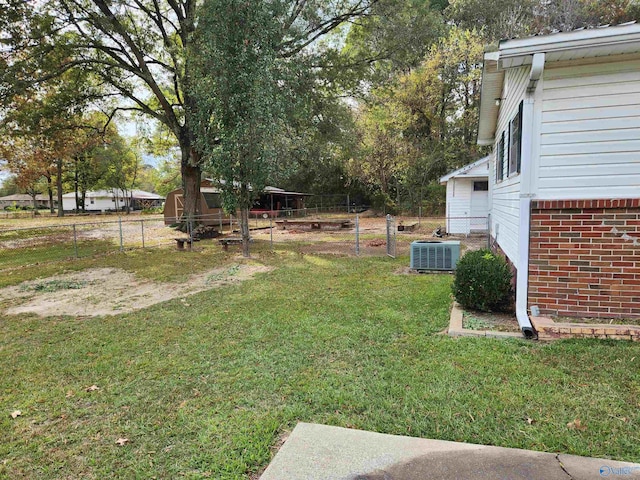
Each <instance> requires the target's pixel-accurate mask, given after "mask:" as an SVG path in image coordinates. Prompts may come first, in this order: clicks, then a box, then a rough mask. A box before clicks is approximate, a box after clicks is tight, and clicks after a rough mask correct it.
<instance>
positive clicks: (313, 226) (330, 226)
mask: <svg viewBox="0 0 640 480" xmlns="http://www.w3.org/2000/svg"><path fill="white" fill-rule="evenodd" d="M276 227H277V228H278V230H287V229H288V228H293V229H300V230H340V229H343V228H351V227H353V222H352V221H351V220H348V219H347V220H278V221H276Z"/></svg>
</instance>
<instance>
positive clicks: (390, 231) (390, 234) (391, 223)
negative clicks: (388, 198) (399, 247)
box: [387, 215, 396, 258]
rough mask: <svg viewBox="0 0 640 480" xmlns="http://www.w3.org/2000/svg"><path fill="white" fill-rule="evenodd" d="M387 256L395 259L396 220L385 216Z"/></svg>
mask: <svg viewBox="0 0 640 480" xmlns="http://www.w3.org/2000/svg"><path fill="white" fill-rule="evenodd" d="M387 255H388V256H390V257H391V258H396V218H395V217H392V216H391V215H387Z"/></svg>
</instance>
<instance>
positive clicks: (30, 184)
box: [0, 136, 49, 210]
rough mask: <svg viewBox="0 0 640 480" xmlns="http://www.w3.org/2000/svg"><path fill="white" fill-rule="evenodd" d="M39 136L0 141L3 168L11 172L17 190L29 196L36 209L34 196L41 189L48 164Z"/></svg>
mask: <svg viewBox="0 0 640 480" xmlns="http://www.w3.org/2000/svg"><path fill="white" fill-rule="evenodd" d="M40 140H41V139H40V138H37V137H34V136H30V137H26V136H22V137H14V138H9V139H6V140H5V141H3V142H1V143H0V158H2V159H3V160H4V162H5V164H6V166H5V168H6V169H7V170H8V171H9V172H10V173H11V174H13V177H12V178H13V180H14V182H15V184H16V186H17V187H18V189H19V190H21V191H23V192H25V193H27V194H28V195H30V196H31V198H32V201H33V208H34V210H37V208H38V205H37V202H36V196H37V195H38V194H40V193H42V191H43V184H42V180H43V179H44V174H43V172H44V171H45V170H46V169H47V167H48V165H49V153H48V152H47V151H46V146H44V145H43V143H42V142H41V141H40Z"/></svg>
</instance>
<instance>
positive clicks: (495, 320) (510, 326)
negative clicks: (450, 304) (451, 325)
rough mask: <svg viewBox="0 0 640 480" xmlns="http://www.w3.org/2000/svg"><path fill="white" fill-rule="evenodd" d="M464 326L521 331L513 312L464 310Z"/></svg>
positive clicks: (501, 330)
mask: <svg viewBox="0 0 640 480" xmlns="http://www.w3.org/2000/svg"><path fill="white" fill-rule="evenodd" d="M462 328H466V329H469V330H492V331H496V332H519V331H520V327H519V326H518V320H517V319H516V316H515V315H514V314H511V313H485V312H474V311H466V310H465V311H464V313H463V316H462Z"/></svg>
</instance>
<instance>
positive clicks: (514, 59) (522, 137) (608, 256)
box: [478, 24, 640, 334]
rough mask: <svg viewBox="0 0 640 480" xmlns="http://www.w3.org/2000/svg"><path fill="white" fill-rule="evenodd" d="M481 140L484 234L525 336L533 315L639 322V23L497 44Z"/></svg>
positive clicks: (489, 62) (490, 56)
mask: <svg viewBox="0 0 640 480" xmlns="http://www.w3.org/2000/svg"><path fill="white" fill-rule="evenodd" d="M478 143H479V144H481V145H492V146H493V155H492V158H491V161H490V175H489V178H490V183H489V211H490V215H491V225H490V234H491V237H492V241H493V244H494V247H495V249H496V250H497V251H500V252H503V253H504V255H505V256H506V257H507V258H508V259H509V260H510V262H511V263H512V264H513V266H514V267H515V268H516V270H517V289H516V307H517V317H518V322H519V324H520V326H521V328H522V329H523V331H524V332H525V334H527V333H529V334H531V333H533V329H532V326H531V323H530V319H529V317H528V310H529V309H531V308H532V307H534V306H535V307H537V309H539V310H540V312H541V313H542V315H545V314H548V315H554V314H558V315H566V316H583V317H640V293H639V292H640V25H637V24H624V25H617V26H610V27H603V28H595V29H584V30H578V31H572V32H563V33H556V34H551V35H542V36H535V37H528V38H522V39H513V40H503V41H501V42H500V44H499V48H498V50H497V51H495V52H490V53H486V54H485V57H484V67H483V76H482V95H481V101H480V123H479V131H478ZM537 309H536V308H534V311H536V310H537Z"/></svg>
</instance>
